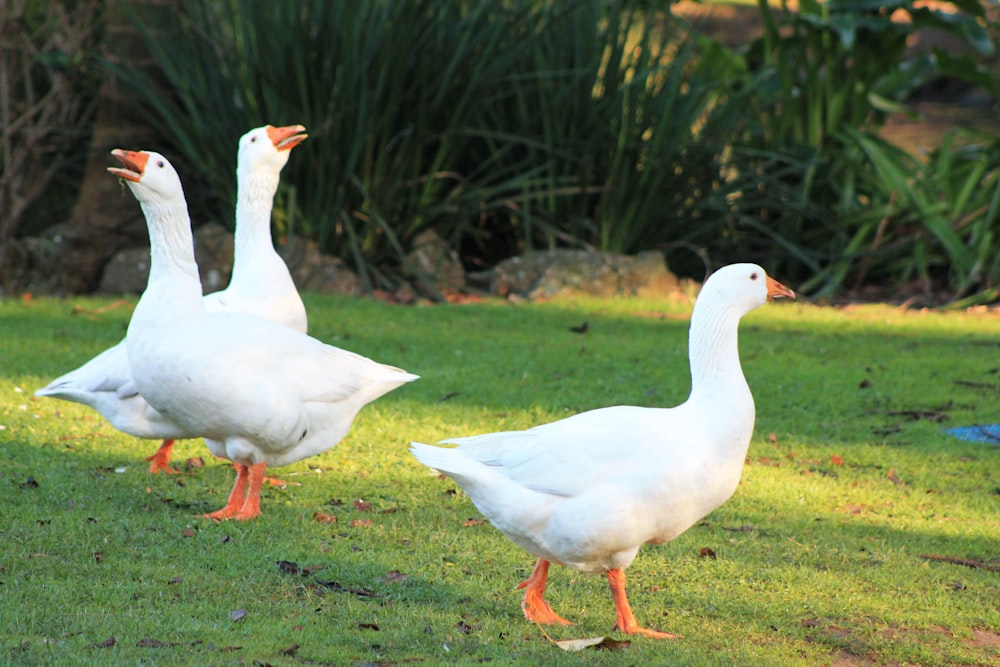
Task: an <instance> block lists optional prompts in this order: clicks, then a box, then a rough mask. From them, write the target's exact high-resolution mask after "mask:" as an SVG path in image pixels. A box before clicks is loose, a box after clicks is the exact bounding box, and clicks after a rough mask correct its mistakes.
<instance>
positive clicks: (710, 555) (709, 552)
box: [698, 547, 717, 560]
mask: <svg viewBox="0 0 1000 667" xmlns="http://www.w3.org/2000/svg"><path fill="white" fill-rule="evenodd" d="M698 555H699V556H700V557H701V558H705V557H706V556H707V557H708V558H711V559H712V560H715V559H716V558H717V556H716V555H715V552H714V551H713V550H712V549H711V548H709V547H702V548H701V551H699V552H698Z"/></svg>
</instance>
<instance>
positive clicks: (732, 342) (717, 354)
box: [688, 300, 746, 398]
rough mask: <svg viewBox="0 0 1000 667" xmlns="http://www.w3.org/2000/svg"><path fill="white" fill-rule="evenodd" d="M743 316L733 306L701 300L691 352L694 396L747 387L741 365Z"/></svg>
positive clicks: (690, 337) (692, 329)
mask: <svg viewBox="0 0 1000 667" xmlns="http://www.w3.org/2000/svg"><path fill="white" fill-rule="evenodd" d="M739 320H740V316H739V314H738V313H736V312H734V311H733V310H732V309H730V308H727V307H725V306H720V305H716V304H711V303H703V302H702V301H701V300H699V301H698V302H697V303H696V304H695V310H694V313H693V314H692V316H691V327H690V331H689V334H688V355H689V359H690V364H691V396H692V397H693V398H694V397H697V396H699V395H700V394H702V393H712V394H714V393H716V392H717V391H719V390H720V389H725V390H729V389H732V388H738V387H746V379H745V378H744V377H743V369H742V368H741V366H740V355H739V342H738V329H739Z"/></svg>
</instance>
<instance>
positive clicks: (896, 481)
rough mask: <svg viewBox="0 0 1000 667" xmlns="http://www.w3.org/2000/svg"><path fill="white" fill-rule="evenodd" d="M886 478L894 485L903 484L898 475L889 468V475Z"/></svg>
mask: <svg viewBox="0 0 1000 667" xmlns="http://www.w3.org/2000/svg"><path fill="white" fill-rule="evenodd" d="M886 478H887V479H888V480H889V481H890V482H892V483H893V484H902V483H903V482H902V481H901V480H900V479H899V478H898V477H896V473H895V472H894V471H893V469H892V468H889V474H888V475H886Z"/></svg>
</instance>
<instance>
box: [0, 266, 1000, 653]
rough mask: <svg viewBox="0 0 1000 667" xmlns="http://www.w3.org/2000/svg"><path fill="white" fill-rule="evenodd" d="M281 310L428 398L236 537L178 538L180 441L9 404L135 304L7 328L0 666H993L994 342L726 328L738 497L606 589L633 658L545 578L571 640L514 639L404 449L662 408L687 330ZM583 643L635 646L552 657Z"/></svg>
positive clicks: (191, 515)
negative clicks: (155, 463) (733, 358)
mask: <svg viewBox="0 0 1000 667" xmlns="http://www.w3.org/2000/svg"><path fill="white" fill-rule="evenodd" d="M779 278H780V276H779ZM792 287H794V286H792ZM305 298H306V305H307V308H308V310H309V315H310V331H311V333H312V335H314V336H316V337H318V338H320V339H322V340H324V341H327V342H329V343H332V344H335V345H339V346H341V347H345V348H348V349H351V350H354V351H357V352H360V353H362V354H365V355H368V356H371V357H373V358H375V359H377V360H379V361H382V362H385V363H390V364H394V365H398V366H401V367H403V368H405V369H406V370H408V371H411V372H414V373H418V374H420V375H421V376H422V379H421V380H419V381H417V382H415V383H413V384H411V385H407V386H404V387H401V388H400V389H397V390H396V391H394V392H392V393H391V394H389V395H388V396H386V397H384V398H382V399H380V400H379V401H377V402H376V403H374V404H372V405H370V406H368V407H367V408H365V409H364V410H363V411H362V413H361V415H360V416H359V418H358V419H357V421H356V422H355V426H354V429H353V430H352V432H351V433H350V435H349V436H348V437H347V438H346V439H345V440H344V441H343V442H342V443H341V444H340V445H338V446H337V447H336V448H334V449H332V450H330V451H329V452H326V453H325V454H322V455H320V456H316V457H314V458H311V459H308V460H306V461H302V462H300V463H297V464H294V465H291V466H288V467H285V468H280V469H275V470H274V471H273V474H275V475H276V476H280V477H281V478H282V479H284V480H286V481H287V482H288V484H287V486H286V487H285V488H268V489H265V491H264V495H263V501H262V509H263V516H262V517H260V518H259V519H258V520H256V521H253V522H248V523H237V522H223V523H213V522H211V521H208V520H205V519H201V518H198V516H197V515H199V514H201V513H204V512H207V511H211V510H215V509H218V508H219V507H221V506H222V505H223V504H224V502H225V499H226V496H227V494H228V492H229V488H230V485H231V484H232V481H233V472H232V467H231V466H230V465H228V463H226V462H223V461H219V460H216V459H213V458H212V457H211V456H210V455H209V454H208V452H207V450H206V449H205V447H204V445H203V444H202V443H201V442H200V441H184V442H181V443H179V444H178V446H177V448H176V450H175V458H174V465H175V466H176V467H177V468H178V469H179V470H181V474H178V475H155V476H154V475H150V474H149V473H148V471H147V464H146V463H145V461H144V458H145V457H146V456H148V455H150V454H152V453H153V451H154V450H155V449H156V446H157V444H158V443H155V442H148V441H140V440H136V439H134V438H131V437H128V436H126V435H123V434H121V433H118V432H116V431H114V430H113V429H112V428H111V427H109V426H108V425H107V424H105V423H104V422H103V421H102V420H101V418H100V417H99V416H98V415H97V414H96V413H93V412H91V411H90V410H88V409H87V408H84V407H82V406H77V405H75V404H70V403H65V402H59V401H55V400H51V399H36V398H34V397H33V396H32V392H33V391H34V390H35V389H37V388H38V387H40V386H42V385H44V384H46V383H47V382H48V381H49V380H51V379H52V378H53V377H55V376H56V375H59V374H61V373H62V372H65V371H66V370H69V369H70V368H72V367H74V366H76V365H78V364H80V363H82V362H84V361H86V360H87V359H89V358H90V357H91V356H93V355H94V354H96V353H97V352H99V351H101V350H102V349H104V348H106V347H108V346H110V345H111V344H113V343H115V342H117V341H118V340H119V338H120V337H121V336H122V335H123V334H124V331H125V327H126V325H127V321H128V317H129V314H130V312H131V306H132V305H133V304H134V301H131V302H119V301H114V300H110V299H85V298H79V299H77V298H74V299H68V300H64V301H61V300H55V299H42V298H38V299H33V300H31V299H6V300H0V341H3V343H2V346H0V369H2V380H0V397H2V398H0V486H2V490H3V491H2V493H0V545H2V546H0V664H17V665H107V664H130V665H135V664H149V665H155V664H164V665H166V664H169V665H275V666H278V665H289V666H292V665H437V664H493V665H542V664H544V665H576V664H580V663H581V662H583V661H585V662H586V663H587V664H591V665H640V664H642V665H653V664H676V665H706V666H707V665H713V666H714V665H726V664H731V665H741V666H747V665H761V666H764V665H767V666H772V665H872V664H889V665H914V664H915V665H996V664H1000V447H997V446H995V445H991V444H986V443H976V442H964V441H961V440H958V439H956V438H953V437H951V436H949V435H948V434H946V433H945V432H944V430H945V429H946V428H949V427H952V426H963V425H969V424H976V423H995V422H1000V401H998V393H1000V373H998V369H1000V337H998V335H997V332H998V331H1000V317H998V315H997V314H995V313H991V312H986V311H983V312H978V313H949V314H942V313H934V312H904V311H901V310H898V309H893V308H890V307H887V306H858V307H853V308H846V309H834V308H821V307H816V306H812V305H809V304H806V303H782V304H769V305H767V306H765V307H763V308H761V309H759V310H757V311H755V312H753V313H751V314H750V315H749V316H748V317H746V318H745V319H744V321H743V325H742V328H741V336H740V347H741V352H742V359H743V368H744V372H745V373H746V375H747V378H748V381H749V383H750V386H751V388H752V389H753V392H754V396H755V399H756V403H757V428H756V431H755V436H754V440H753V442H752V444H751V446H750V452H749V455H748V459H747V465H746V467H745V469H744V473H743V478H742V482H741V484H740V487H739V489H738V490H737V492H736V494H735V496H734V497H733V498H732V499H731V500H730V501H729V502H728V503H727V504H726V505H724V506H723V507H722V508H721V509H719V510H717V511H716V512H714V513H713V514H711V515H709V516H708V517H707V518H706V519H705V520H704V521H703V522H701V523H700V524H698V525H697V526H695V527H694V528H692V529H691V530H689V531H688V532H687V533H685V534H684V535H682V536H680V537H679V538H678V539H676V540H674V541H673V542H670V543H668V544H664V545H659V546H651V545H647V546H645V547H643V549H642V550H641V551H640V553H639V556H638V558H637V559H636V561H635V563H634V564H633V565H632V567H631V568H630V569H629V575H630V579H629V584H630V587H629V593H630V599H631V602H632V605H633V608H634V610H635V612H636V615H637V617H638V620H639V622H640V623H643V624H646V625H649V626H651V627H655V628H659V629H662V630H667V631H670V632H674V633H679V634H681V635H682V638H680V639H677V640H674V641H657V640H652V639H646V638H641V637H638V638H629V637H624V636H622V635H620V634H619V633H616V632H612V631H611V630H610V628H611V625H612V623H613V621H614V611H613V607H612V604H611V599H610V595H609V594H608V591H607V586H606V583H605V581H604V579H603V578H602V577H596V576H587V575H580V574H577V573H574V572H572V571H570V570H568V569H566V568H561V567H554V568H553V571H552V576H551V578H550V586H549V591H548V595H547V597H548V599H549V601H550V603H551V604H552V606H553V608H554V609H555V610H556V611H558V612H559V613H560V614H561V615H563V616H565V617H567V618H570V619H571V620H573V621H575V622H576V625H574V626H571V627H551V628H545V631H544V632H543V631H542V629H541V628H539V627H537V626H534V625H532V624H531V623H529V622H528V621H526V620H525V619H524V618H523V616H522V614H521V610H520V593H519V591H515V590H514V585H515V584H516V583H517V582H519V581H520V580H521V579H523V578H524V577H526V576H527V574H528V573H529V572H530V570H531V567H532V565H533V563H534V558H533V557H532V556H530V555H529V554H527V553H526V552H524V551H522V550H520V549H519V548H518V547H516V546H514V545H513V544H512V543H510V542H508V541H507V539H506V538H504V537H503V535H502V534H500V533H499V532H498V531H496V530H495V529H493V528H492V527H491V526H489V525H488V524H487V523H484V522H482V521H481V519H480V517H479V515H478V513H477V511H476V509H475V507H474V506H473V505H472V504H471V503H470V502H469V501H468V499H467V498H465V497H464V496H463V495H462V494H461V493H460V492H457V489H456V486H455V485H454V484H453V483H452V482H451V481H450V480H446V479H442V478H440V477H438V476H436V475H434V474H433V473H431V472H430V471H428V470H427V469H425V468H424V467H422V466H421V465H420V464H418V463H417V462H416V461H415V460H414V459H413V458H412V457H411V456H410V455H409V453H408V452H407V444H408V443H409V441H410V440H421V441H424V442H434V441H437V440H438V439H441V438H444V437H448V436H455V435H468V434H473V433H479V432H486V431H495V430H501V429H512V428H524V427H529V426H532V425H535V424H538V423H541V422H544V421H550V420H554V419H558V418H560V417H563V416H566V415H569V414H572V413H575V412H578V411H581V410H586V409H590V408H595V407H600V406H605V405H612V404H618V403H626V404H637V405H656V406H669V405H673V404H676V403H678V402H680V401H682V400H684V398H685V397H686V394H687V391H688V383H689V378H688V365H687V356H686V354H687V352H686V348H687V318H688V315H689V313H690V304H689V303H686V302H684V301H663V302H653V301H637V300H616V301H579V302H568V303H549V304H530V303H525V304H517V305H512V304H509V303H505V302H499V301H492V302H491V301H487V302H483V303H477V304H469V305H461V306H457V305H444V306H416V307H404V306H393V305H388V304H384V303H380V302H375V301H369V300H349V299H339V298H331V297H320V296H316V295H306V297H305ZM584 323H586V324H587V327H586V331H585V332H582V333H581V332H580V331H579V330H580V329H583V328H584V327H582V326H581V325H583V324H584ZM574 329H576V330H574ZM627 445H628V443H624V442H623V443H622V446H623V447H627ZM202 464H203V465H202ZM546 633H547V635H546ZM604 635H606V636H609V637H610V638H612V639H615V640H630V642H629V643H628V644H626V645H613V646H612V647H610V650H593V649H589V650H588V651H587V652H586V653H585V654H580V653H570V652H565V651H563V650H562V649H561V648H559V647H557V646H556V645H554V644H552V643H550V642H549V640H548V639H547V638H546V636H549V637H551V638H552V639H557V640H562V639H579V638H588V637H595V636H604Z"/></svg>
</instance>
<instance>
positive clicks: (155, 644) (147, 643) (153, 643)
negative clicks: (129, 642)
mask: <svg viewBox="0 0 1000 667" xmlns="http://www.w3.org/2000/svg"><path fill="white" fill-rule="evenodd" d="M135 645H136V647H138V648H172V647H174V646H176V644H172V643H170V642H161V641H160V640H159V639H152V638H149V637H147V638H146V639H140V640H139V641H137V642H136V643H135Z"/></svg>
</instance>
